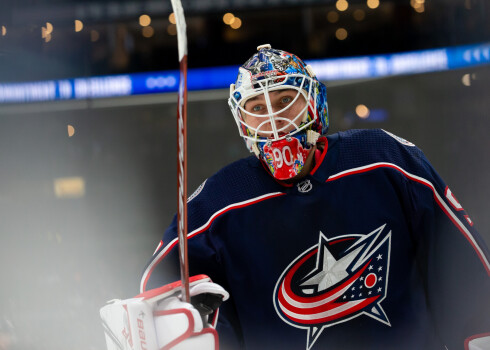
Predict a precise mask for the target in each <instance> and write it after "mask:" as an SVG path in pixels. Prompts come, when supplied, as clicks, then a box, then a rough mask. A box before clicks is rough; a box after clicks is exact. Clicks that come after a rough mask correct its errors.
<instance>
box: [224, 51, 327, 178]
mask: <svg viewBox="0 0 490 350" xmlns="http://www.w3.org/2000/svg"><path fill="white" fill-rule="evenodd" d="M257 49H258V53H256V54H255V55H253V56H252V57H251V58H250V59H249V60H248V61H247V62H246V63H245V64H244V65H243V66H241V67H240V68H239V73H238V77H237V80H236V82H235V84H231V86H230V98H229V99H228V104H229V106H230V109H231V112H232V114H233V116H234V118H235V121H236V123H237V126H238V130H239V133H240V136H242V137H243V138H244V140H245V143H246V145H247V148H248V149H249V150H250V151H251V152H253V153H255V155H256V156H257V157H258V158H259V159H261V160H262V161H263V162H264V163H265V164H266V165H267V168H268V169H269V170H270V172H271V174H272V176H274V178H276V179H278V180H288V179H291V178H293V177H295V176H296V175H298V174H299V173H300V172H301V170H302V169H303V167H304V165H305V162H306V159H307V158H308V154H309V153H310V151H311V149H312V147H313V146H314V145H315V144H316V141H317V139H318V137H319V136H320V135H324V134H326V133H327V130H328V113H327V94H326V88H325V85H323V84H322V83H321V82H319V81H318V80H317V79H316V77H315V75H314V73H313V70H312V69H311V67H310V66H306V65H305V64H304V63H303V61H301V59H299V58H298V57H297V56H295V55H293V54H290V53H288V52H285V51H281V50H275V49H271V47H270V45H262V46H259V47H258V48H257Z"/></svg>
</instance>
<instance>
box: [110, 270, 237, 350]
mask: <svg viewBox="0 0 490 350" xmlns="http://www.w3.org/2000/svg"><path fill="white" fill-rule="evenodd" d="M189 281H190V284H189V287H190V288H189V291H190V296H191V304H189V303H185V302H183V301H182V300H181V297H182V295H181V281H178V282H174V283H171V284H168V285H166V286H163V287H160V288H156V289H152V290H149V291H146V292H144V293H141V294H139V295H137V296H135V297H134V298H130V299H125V300H119V299H116V300H111V301H109V302H108V304H107V305H105V306H104V307H103V308H102V309H100V316H101V318H102V324H103V326H104V331H105V336H106V343H107V349H108V350H156V349H170V348H172V349H179V350H180V349H204V350H208V349H209V350H211V349H212V350H215V349H218V348H219V342H218V334H217V332H216V330H215V326H216V323H217V320H218V308H219V306H220V305H221V303H222V302H223V301H225V300H227V299H228V297H229V294H228V292H227V291H226V290H224V289H223V287H221V286H220V285H218V284H216V283H213V282H212V281H211V279H210V278H209V277H208V276H206V275H197V276H193V277H191V278H190V279H189Z"/></svg>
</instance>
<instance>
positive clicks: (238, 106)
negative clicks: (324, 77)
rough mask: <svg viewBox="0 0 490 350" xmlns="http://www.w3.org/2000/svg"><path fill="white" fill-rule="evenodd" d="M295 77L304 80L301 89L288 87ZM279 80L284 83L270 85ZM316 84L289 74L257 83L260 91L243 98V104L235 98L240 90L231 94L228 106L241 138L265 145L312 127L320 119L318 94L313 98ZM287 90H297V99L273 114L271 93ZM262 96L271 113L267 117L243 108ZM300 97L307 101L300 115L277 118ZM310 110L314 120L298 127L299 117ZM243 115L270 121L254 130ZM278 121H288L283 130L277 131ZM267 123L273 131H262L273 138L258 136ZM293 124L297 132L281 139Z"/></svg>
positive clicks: (298, 75)
mask: <svg viewBox="0 0 490 350" xmlns="http://www.w3.org/2000/svg"><path fill="white" fill-rule="evenodd" d="M294 77H301V79H302V80H301V84H300V86H299V87H297V86H294V85H289V84H288V85H286V84H285V83H286V82H287V81H288V80H289V79H290V78H294ZM281 78H282V79H281ZM277 79H281V80H282V81H281V82H280V83H275V84H272V85H269V81H271V80H277ZM306 79H308V80H309V88H308V96H305V93H304V91H305V90H304V89H303V86H304V85H305V81H306ZM314 83H315V80H314V79H313V78H311V77H308V76H305V75H303V74H288V75H285V76H279V77H277V76H275V77H270V78H267V79H264V80H261V81H258V82H256V84H259V85H260V86H261V87H260V88H259V89H255V93H253V94H250V96H246V97H244V98H242V102H241V103H239V102H238V101H237V100H236V98H235V97H234V92H235V91H237V90H239V89H240V88H238V89H235V90H234V91H233V92H232V93H231V94H230V95H231V96H230V98H229V100H228V104H229V105H230V107H231V111H232V114H233V117H234V118H235V122H236V123H237V127H238V131H239V133H240V136H242V137H243V138H244V139H246V141H247V144H248V142H250V141H253V142H262V143H265V142H268V141H277V140H282V139H285V138H286V137H288V136H292V135H294V134H296V133H298V132H300V131H302V130H304V129H306V128H307V127H308V126H310V125H311V124H312V123H313V122H314V121H315V120H316V119H317V118H318V115H317V111H316V107H317V106H316V104H317V101H316V100H317V99H316V97H317V96H316V92H314V95H315V96H313V98H312V89H313V88H314V87H313V85H314ZM287 89H291V90H296V91H297V92H298V93H297V94H296V97H295V98H294V100H293V101H292V102H291V103H290V104H289V105H287V106H286V107H284V108H283V109H281V110H279V111H277V112H273V111H272V106H271V105H270V100H269V93H270V92H272V91H277V90H287ZM260 94H264V97H265V99H266V104H267V109H268V112H269V113H268V114H266V115H263V114H255V113H249V112H246V111H245V109H244V108H243V106H244V105H245V103H246V101H247V100H248V99H249V98H252V97H255V96H258V95H260ZM300 95H301V96H303V97H304V98H305V99H306V104H305V107H304V108H303V109H302V110H301V111H300V112H299V113H298V115H297V116H296V117H294V118H293V119H287V118H282V117H275V116H276V115H278V114H280V113H283V112H284V111H286V110H287V109H288V108H291V107H292V105H293V104H294V103H295V102H296V101H297V100H298V97H299V96H300ZM312 100H313V101H312ZM312 102H313V103H312ZM242 104H243V106H242ZM310 109H311V112H312V115H313V118H312V120H310V121H309V122H308V123H305V124H302V125H301V124H300V126H297V125H296V124H295V123H294V122H295V121H296V120H297V119H298V117H300V116H302V117H304V116H306V115H307V113H308V110H310ZM242 113H246V114H248V115H250V116H252V117H256V118H268V120H265V121H264V122H262V123H260V124H259V126H258V127H257V128H253V127H251V126H249V125H248V124H247V123H246V122H245V120H244V119H243V118H242V116H241V114H242ZM276 120H284V121H287V124H286V125H285V126H284V127H282V128H281V129H279V130H276V125H275V121H276ZM266 123H271V127H272V131H262V133H263V134H270V136H274V137H273V138H271V137H264V136H259V135H258V132H259V130H260V128H261V127H262V126H263V125H264V124H266ZM291 124H292V125H293V126H294V127H295V129H296V130H293V131H291V132H289V133H288V134H287V135H284V136H281V137H279V135H278V132H281V131H283V130H284V129H286V128H288V127H289V126H290V125H291ZM244 130H246V131H247V132H248V134H245V132H244ZM250 135H254V136H250Z"/></svg>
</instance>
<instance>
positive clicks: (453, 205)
mask: <svg viewBox="0 0 490 350" xmlns="http://www.w3.org/2000/svg"><path fill="white" fill-rule="evenodd" d="M448 192H449V195H448ZM444 196H445V197H446V198H447V199H448V201H449V204H451V206H452V207H453V208H454V210H457V211H461V210H464V209H463V206H462V205H461V204H460V203H459V201H458V199H457V198H456V197H455V196H454V194H453V192H452V191H451V190H450V189H449V186H446V188H445V189H444ZM453 200H454V202H456V204H457V205H456V204H455V203H454V202H453Z"/></svg>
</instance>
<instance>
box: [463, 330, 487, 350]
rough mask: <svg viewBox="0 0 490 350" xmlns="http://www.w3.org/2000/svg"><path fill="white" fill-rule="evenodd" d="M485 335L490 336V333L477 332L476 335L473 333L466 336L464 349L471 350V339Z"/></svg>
mask: <svg viewBox="0 0 490 350" xmlns="http://www.w3.org/2000/svg"><path fill="white" fill-rule="evenodd" d="M485 337H490V333H480V334H475V335H472V336H470V337H468V338H466V339H465V341H464V350H469V346H470V341H472V340H474V339H478V338H485Z"/></svg>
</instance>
